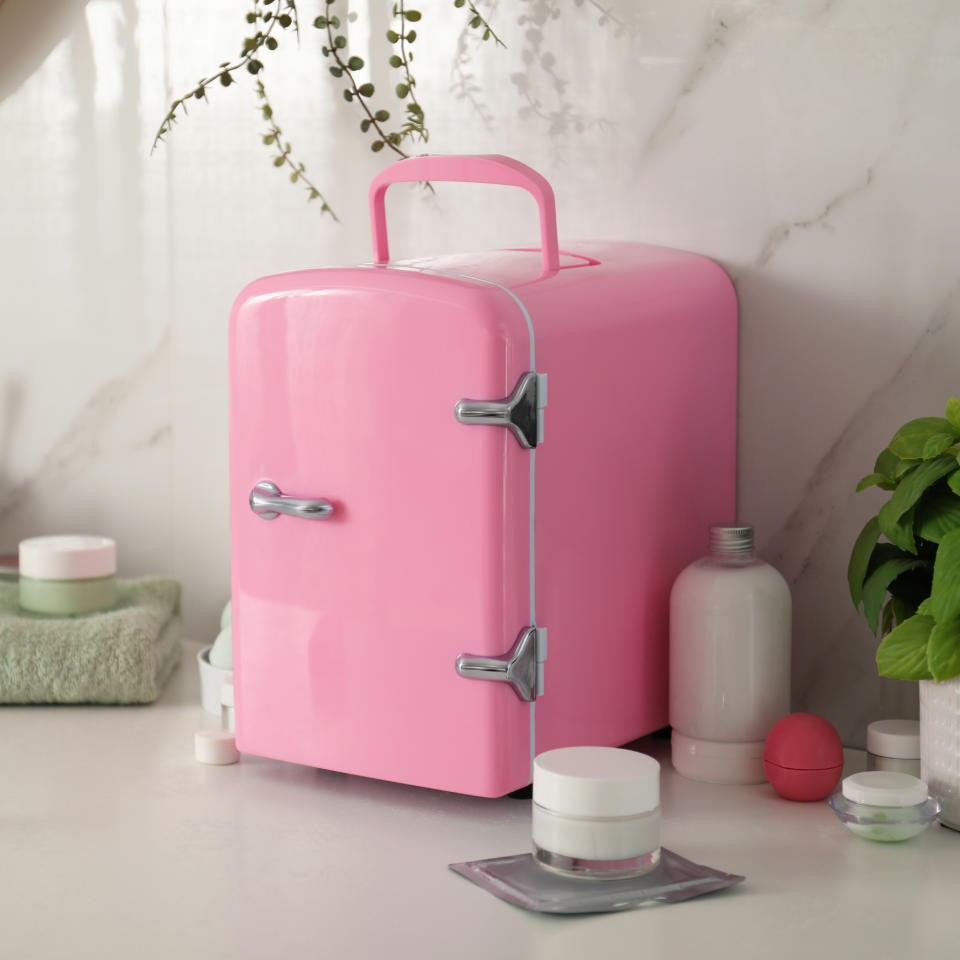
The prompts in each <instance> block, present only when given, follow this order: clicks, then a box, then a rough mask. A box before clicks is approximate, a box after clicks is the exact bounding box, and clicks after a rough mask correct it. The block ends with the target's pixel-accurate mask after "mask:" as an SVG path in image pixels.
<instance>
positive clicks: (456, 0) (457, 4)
mask: <svg viewBox="0 0 960 960" xmlns="http://www.w3.org/2000/svg"><path fill="white" fill-rule="evenodd" d="M466 2H467V0H453V5H454V6H455V7H457V8H458V9H459V8H460V7H462V6H463V5H464V4H465V3H466Z"/></svg>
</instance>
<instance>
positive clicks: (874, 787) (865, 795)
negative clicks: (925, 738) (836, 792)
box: [843, 770, 929, 807]
mask: <svg viewBox="0 0 960 960" xmlns="http://www.w3.org/2000/svg"><path fill="white" fill-rule="evenodd" d="M928 794H929V791H928V790H927V785H926V784H925V783H924V782H923V781H922V780H921V779H920V778H919V777H911V776H910V774H909V773H893V772H891V771H887V770H869V771H867V772H866V773H855V774H853V776H850V777H847V778H846V779H845V780H844V781H843V795H844V796H845V797H846V798H847V799H848V800H852V801H853V802H854V803H866V804H869V805H870V806H871V807H915V806H917V804H920V803H926V802H927V796H928Z"/></svg>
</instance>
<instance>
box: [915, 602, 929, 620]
mask: <svg viewBox="0 0 960 960" xmlns="http://www.w3.org/2000/svg"><path fill="white" fill-rule="evenodd" d="M917 613H922V614H924V615H925V616H928V617H929V616H931V613H930V598H929V597H927V599H926V600H921V601H920V606H919V607H917Z"/></svg>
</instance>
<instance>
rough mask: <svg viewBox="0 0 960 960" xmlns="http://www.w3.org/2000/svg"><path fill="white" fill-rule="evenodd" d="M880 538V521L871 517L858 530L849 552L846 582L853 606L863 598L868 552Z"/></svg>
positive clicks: (868, 561)
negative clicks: (858, 532)
mask: <svg viewBox="0 0 960 960" xmlns="http://www.w3.org/2000/svg"><path fill="white" fill-rule="evenodd" d="M879 538H880V521H879V520H878V519H877V518H876V517H871V518H870V519H869V520H868V521H867V523H866V525H865V526H864V528H863V529H862V530H861V531H860V535H859V536H858V537H857V541H856V543H854V545H853V552H852V553H851V554H850V563H849V564H848V566H847V582H848V583H849V584H850V599H851V600H853V605H854V606H855V607H859V606H860V601H861V600H862V599H863V581H864V579H865V578H866V575H867V565H868V564H869V563H870V554H871V553H873V548H874V545H875V544H876V542H877V540H878V539H879Z"/></svg>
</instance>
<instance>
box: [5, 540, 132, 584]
mask: <svg viewBox="0 0 960 960" xmlns="http://www.w3.org/2000/svg"><path fill="white" fill-rule="evenodd" d="M116 572H117V545H116V543H114V541H113V540H111V539H110V538H109V537H31V538H30V539H29V540H21V541H20V576H21V577H30V578H31V579H33V580H93V579H95V578H96V577H109V576H112V575H113V574H115V573H116Z"/></svg>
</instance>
